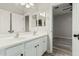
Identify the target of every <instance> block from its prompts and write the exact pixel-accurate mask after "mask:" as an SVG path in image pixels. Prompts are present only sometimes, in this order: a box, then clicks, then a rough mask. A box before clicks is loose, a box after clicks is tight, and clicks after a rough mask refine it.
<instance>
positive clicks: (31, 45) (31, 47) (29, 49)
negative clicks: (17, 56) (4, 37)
mask: <svg viewBox="0 0 79 59" xmlns="http://www.w3.org/2000/svg"><path fill="white" fill-rule="evenodd" d="M25 56H36V47H35V41H31V42H28V43H25Z"/></svg>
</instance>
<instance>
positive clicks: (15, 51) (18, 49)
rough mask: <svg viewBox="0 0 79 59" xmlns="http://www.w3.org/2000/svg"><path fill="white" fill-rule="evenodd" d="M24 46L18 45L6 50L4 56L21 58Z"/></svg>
mask: <svg viewBox="0 0 79 59" xmlns="http://www.w3.org/2000/svg"><path fill="white" fill-rule="evenodd" d="M23 55H24V44H19V45H16V46H13V47H10V48H7V49H6V56H23Z"/></svg>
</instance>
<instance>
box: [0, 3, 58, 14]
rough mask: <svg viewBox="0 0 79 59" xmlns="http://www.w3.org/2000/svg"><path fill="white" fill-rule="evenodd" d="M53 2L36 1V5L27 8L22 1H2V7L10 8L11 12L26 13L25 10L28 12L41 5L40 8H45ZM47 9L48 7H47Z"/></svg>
mask: <svg viewBox="0 0 79 59" xmlns="http://www.w3.org/2000/svg"><path fill="white" fill-rule="evenodd" d="M49 4H51V3H34V7H31V8H25V7H23V6H22V5H21V4H20V3H0V9H4V10H8V11H11V12H15V13H19V14H24V13H25V12H28V11H29V10H33V12H34V11H36V10H37V9H38V8H39V7H40V8H41V9H40V8H39V9H40V10H42V9H43V10H44V9H45V8H46V7H47V6H49ZM59 4H60V3H52V4H51V5H53V6H55V5H59ZM45 10H46V9H45Z"/></svg>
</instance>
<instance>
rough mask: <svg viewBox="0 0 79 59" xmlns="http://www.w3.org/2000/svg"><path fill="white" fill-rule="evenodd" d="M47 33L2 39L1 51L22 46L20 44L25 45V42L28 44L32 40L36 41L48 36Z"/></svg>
mask: <svg viewBox="0 0 79 59" xmlns="http://www.w3.org/2000/svg"><path fill="white" fill-rule="evenodd" d="M46 35H47V33H41V34H36V35H29V36H27V35H26V36H24V37H19V38H8V39H7V38H5V39H1V38H0V49H5V48H9V47H11V46H14V45H17V44H20V43H24V42H28V41H31V40H35V39H36V38H39V37H42V36H46Z"/></svg>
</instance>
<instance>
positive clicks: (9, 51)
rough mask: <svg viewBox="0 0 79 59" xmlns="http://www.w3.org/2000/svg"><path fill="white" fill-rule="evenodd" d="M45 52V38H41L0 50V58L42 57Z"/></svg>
mask: <svg viewBox="0 0 79 59" xmlns="http://www.w3.org/2000/svg"><path fill="white" fill-rule="evenodd" d="M22 40H23V39H22ZM24 40H25V39H24ZM26 40H27V38H26ZM45 51H47V36H42V37H37V38H34V39H32V40H29V41H26V42H21V43H17V44H16V45H15V44H14V45H12V46H9V47H6V48H3V49H0V56H42V55H43V54H44V52H45Z"/></svg>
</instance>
